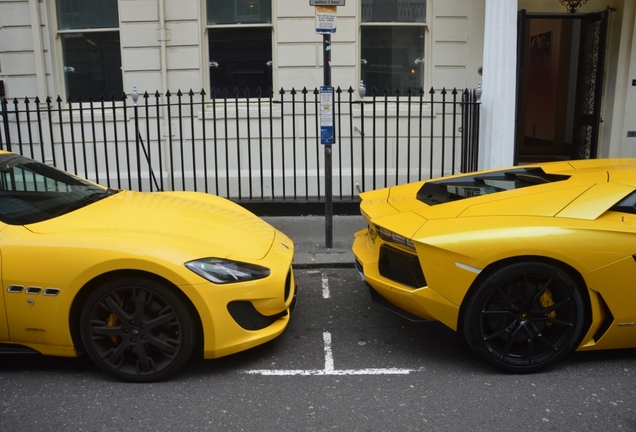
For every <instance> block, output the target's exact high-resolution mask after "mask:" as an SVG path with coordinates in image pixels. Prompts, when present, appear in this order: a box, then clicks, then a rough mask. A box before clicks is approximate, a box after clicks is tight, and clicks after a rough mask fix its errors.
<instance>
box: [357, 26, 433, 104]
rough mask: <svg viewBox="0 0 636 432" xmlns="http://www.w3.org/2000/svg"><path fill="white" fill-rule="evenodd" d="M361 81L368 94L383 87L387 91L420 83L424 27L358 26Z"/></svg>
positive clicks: (403, 89)
mask: <svg viewBox="0 0 636 432" xmlns="http://www.w3.org/2000/svg"><path fill="white" fill-rule="evenodd" d="M362 80H363V81H364V82H365V84H366V86H367V93H370V91H371V89H372V88H373V86H375V87H377V89H378V91H379V92H383V91H384V89H385V87H386V88H387V89H388V90H389V92H390V93H393V92H394V91H395V90H396V89H398V88H399V89H400V91H401V92H405V91H406V90H407V89H408V88H409V87H410V88H411V89H412V90H416V89H418V90H419V88H420V87H422V86H423V85H424V28H423V27H420V26H417V27H411V26H408V27H404V26H396V27H388V26H378V27H374V26H363V27H362Z"/></svg>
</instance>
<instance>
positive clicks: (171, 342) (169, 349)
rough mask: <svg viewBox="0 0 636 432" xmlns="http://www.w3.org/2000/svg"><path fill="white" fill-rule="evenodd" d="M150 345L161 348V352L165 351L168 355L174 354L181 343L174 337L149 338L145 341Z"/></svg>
mask: <svg viewBox="0 0 636 432" xmlns="http://www.w3.org/2000/svg"><path fill="white" fill-rule="evenodd" d="M147 342H148V343H149V344H150V345H152V346H154V347H157V348H159V349H160V350H161V352H163V353H165V354H166V355H168V356H169V357H170V356H172V355H174V353H176V352H177V351H178V349H179V346H181V343H180V342H179V341H178V340H176V339H163V340H162V339H158V338H154V337H153V338H151V339H149V340H148V341H147Z"/></svg>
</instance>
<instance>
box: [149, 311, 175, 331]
mask: <svg viewBox="0 0 636 432" xmlns="http://www.w3.org/2000/svg"><path fill="white" fill-rule="evenodd" d="M171 321H175V322H176V323H177V324H178V321H177V317H176V315H175V313H174V311H173V310H172V309H171V308H165V309H163V310H162V311H160V312H159V316H158V317H156V318H153V319H150V320H147V321H145V325H146V328H147V329H148V330H151V329H154V328H157V327H159V326H162V325H164V324H166V323H168V322H171Z"/></svg>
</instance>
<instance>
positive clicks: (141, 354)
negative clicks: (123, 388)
mask: <svg viewBox="0 0 636 432" xmlns="http://www.w3.org/2000/svg"><path fill="white" fill-rule="evenodd" d="M134 352H135V354H137V361H136V362H135V365H136V368H137V372H139V373H148V372H151V371H154V370H155V369H156V365H155V361H154V360H153V359H152V357H150V356H148V353H147V352H146V350H145V348H144V347H143V346H141V345H140V346H137V347H135V350H134Z"/></svg>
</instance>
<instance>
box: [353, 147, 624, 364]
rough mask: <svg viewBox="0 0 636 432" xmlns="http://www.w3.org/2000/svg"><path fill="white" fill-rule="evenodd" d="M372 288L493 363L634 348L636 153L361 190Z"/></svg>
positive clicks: (361, 259) (365, 263) (364, 256)
mask: <svg viewBox="0 0 636 432" xmlns="http://www.w3.org/2000/svg"><path fill="white" fill-rule="evenodd" d="M361 198H362V202H361V204H360V207H361V211H362V214H363V216H364V217H365V218H366V220H367V222H368V229H365V230H362V231H360V232H358V233H356V235H355V239H354V244H353V252H354V254H355V257H356V265H357V267H358V269H359V271H360V273H361V274H362V276H363V278H364V279H365V280H366V282H367V283H368V285H369V287H370V291H371V294H372V297H373V298H374V299H375V300H377V301H378V302H380V303H382V304H384V305H385V306H387V307H389V308H390V309H392V310H393V311H394V312H397V313H399V314H401V315H403V316H406V317H408V318H411V319H415V320H436V321H440V322H442V323H444V324H445V325H446V326H448V327H450V328H451V329H453V330H456V331H458V332H459V333H460V334H461V335H462V336H463V337H464V338H465V339H466V341H467V343H468V345H469V346H470V347H471V348H472V350H473V351H475V353H477V354H478V355H479V356H481V357H482V358H484V359H485V360H486V361H488V362H489V363H490V364H492V365H494V366H495V367H497V368H499V369H501V370H504V371H507V372H514V373H527V372H534V371H537V370H540V369H543V368H545V367H548V366H550V365H553V364H554V363H555V362H557V361H559V360H561V359H562V358H563V357H564V356H566V355H567V354H568V353H570V352H571V351H573V350H578V351H586V350H600V349H609V348H629V347H636V159H631V160H630V159H605V160H603V159H599V160H581V161H568V162H552V163H545V164H537V165H533V166H518V167H512V168H507V169H498V170H491V171H484V172H477V173H471V174H463V175H458V176H452V177H446V178H439V179H433V180H430V181H423V182H417V183H412V184H406V185H401V186H396V187H392V188H387V189H381V190H376V191H371V192H366V193H362V194H361Z"/></svg>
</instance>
